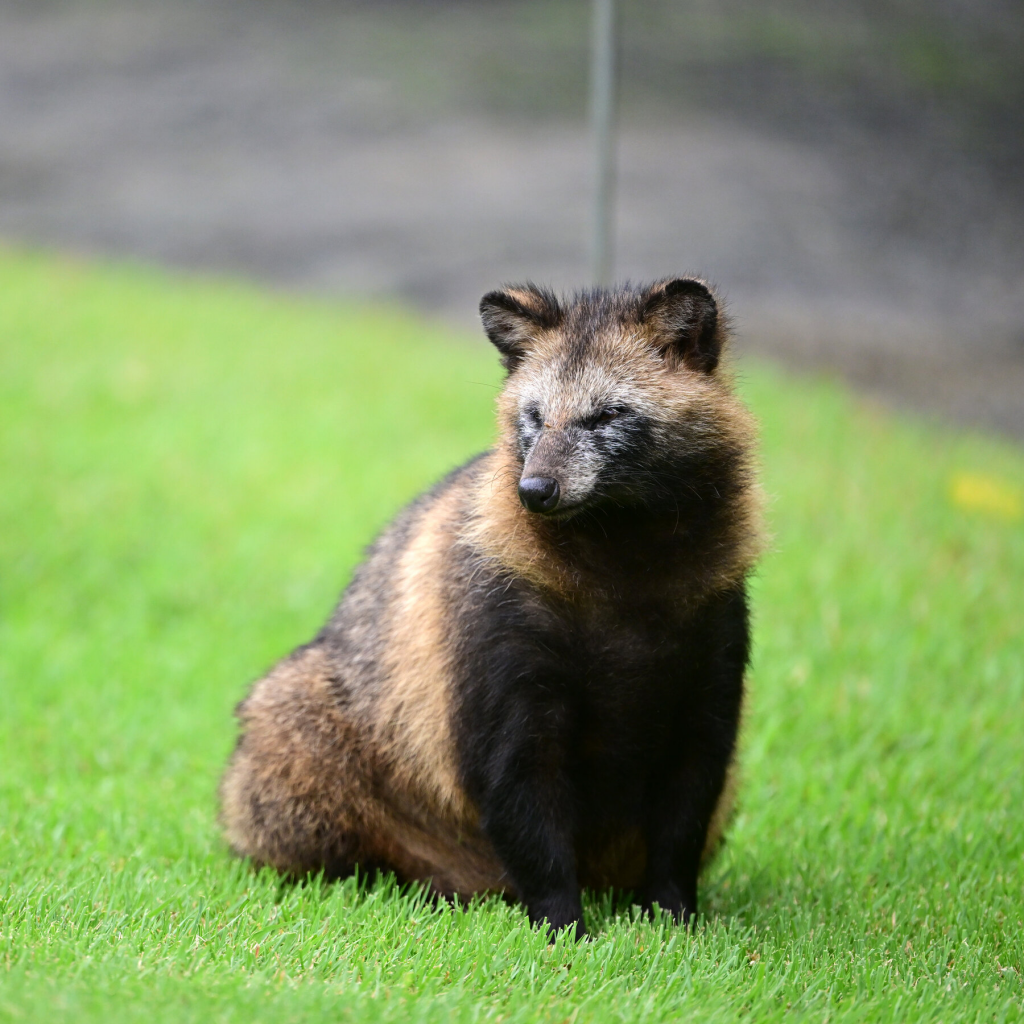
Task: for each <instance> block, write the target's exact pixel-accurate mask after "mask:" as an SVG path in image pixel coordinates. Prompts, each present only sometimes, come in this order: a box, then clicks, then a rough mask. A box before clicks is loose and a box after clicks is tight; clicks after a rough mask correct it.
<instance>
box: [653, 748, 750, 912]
mask: <svg viewBox="0 0 1024 1024" xmlns="http://www.w3.org/2000/svg"><path fill="white" fill-rule="evenodd" d="M698 749H699V748H698ZM691 753H692V754H696V753H697V751H692V752H691ZM730 754H731V744H730V748H729V750H724V749H720V750H715V751H712V750H701V751H700V754H699V755H698V756H691V757H688V758H687V760H686V761H685V762H684V763H683V764H681V765H678V766H677V767H676V769H675V770H674V771H673V772H672V773H671V774H670V775H669V776H668V777H667V778H665V779H663V780H662V781H661V785H660V786H659V787H658V791H657V792H656V793H655V794H652V798H651V799H650V801H649V808H648V823H647V870H646V872H645V880H644V887H643V892H642V895H641V902H642V905H643V908H644V910H646V911H647V912H648V913H650V911H651V910H652V908H653V906H654V904H657V905H658V906H659V907H661V909H662V910H663V911H666V912H668V913H671V914H672V916H673V917H674V918H675V919H676V920H677V921H682V922H683V923H685V924H691V923H692V921H693V919H694V918H695V917H696V914H697V875H698V873H699V872H700V863H701V856H702V854H703V852H704V844H705V841H706V839H707V834H708V825H709V823H710V821H711V817H712V815H713V814H714V811H715V807H716V805H717V803H718V800H719V797H720V795H721V793H722V788H723V785H724V782H725V775H726V771H727V769H728V765H729V755H730Z"/></svg>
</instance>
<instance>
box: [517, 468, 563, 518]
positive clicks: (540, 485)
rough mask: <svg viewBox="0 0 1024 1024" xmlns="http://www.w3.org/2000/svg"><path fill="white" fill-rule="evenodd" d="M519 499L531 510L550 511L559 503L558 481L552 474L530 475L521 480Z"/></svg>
mask: <svg viewBox="0 0 1024 1024" xmlns="http://www.w3.org/2000/svg"><path fill="white" fill-rule="evenodd" d="M519 500H520V501H521V502H522V503H523V507H524V508H525V509H526V510H527V511H529V512H550V511H551V510H552V509H553V508H554V507H555V506H556V505H557V504H558V481H557V480H555V479H553V478H552V477H550V476H528V477H526V478H525V479H524V480H520V481H519Z"/></svg>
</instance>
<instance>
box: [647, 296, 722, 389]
mask: <svg viewBox="0 0 1024 1024" xmlns="http://www.w3.org/2000/svg"><path fill="white" fill-rule="evenodd" d="M640 319H641V321H643V322H646V323H648V324H650V325H651V326H652V327H653V328H654V331H655V337H656V340H657V342H658V344H659V346H660V347H661V352H662V355H663V356H664V357H665V358H666V359H667V360H672V361H673V362H675V363H677V364H678V363H682V364H683V365H685V366H687V367H688V368H689V369H691V370H696V371H698V372H699V373H714V371H715V367H717V366H718V358H719V356H720V355H721V354H722V343H723V342H724V340H725V329H724V325H723V323H722V318H721V317H720V316H719V313H718V303H717V302H716V301H715V297H714V295H712V294H711V289H710V288H708V286H707V285H706V284H704V282H703V281H697V280H694V279H693V278H687V277H678V278H675V279H674V280H671V281H660V282H659V283H658V284H656V285H653V286H652V287H651V289H650V290H649V291H648V293H647V295H646V296H645V298H644V302H643V305H642V307H641V312H640Z"/></svg>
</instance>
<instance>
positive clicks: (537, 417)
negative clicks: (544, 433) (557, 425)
mask: <svg viewBox="0 0 1024 1024" xmlns="http://www.w3.org/2000/svg"><path fill="white" fill-rule="evenodd" d="M524 412H525V415H526V422H527V423H529V424H530V426H531V427H537V428H540V427H542V426H543V425H544V417H543V416H541V414H540V409H538V408H537V406H535V405H531V406H530V407H529V408H528V409H526V410H524Z"/></svg>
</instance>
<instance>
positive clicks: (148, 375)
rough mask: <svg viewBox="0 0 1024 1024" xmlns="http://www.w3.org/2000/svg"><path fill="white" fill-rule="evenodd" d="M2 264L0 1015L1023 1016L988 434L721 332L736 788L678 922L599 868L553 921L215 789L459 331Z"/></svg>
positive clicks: (100, 271) (1023, 879)
mask: <svg viewBox="0 0 1024 1024" xmlns="http://www.w3.org/2000/svg"><path fill="white" fill-rule="evenodd" d="M0 295H2V301H0V418H2V419H0V1020H4V1021H7V1020H11V1021H22V1020H40V1021H43V1020H46V1021H76V1022H77V1021H86V1022H88V1021H97V1022H100V1021H102V1022H104V1024H107V1022H109V1021H111V1020H127V1021H144V1022H146V1024H157V1022H162V1021H180V1020H196V1021H238V1022H253V1021H279V1020H280V1021H314V1020H317V1021H319V1020H324V1019H338V1020H355V1021H376V1020H386V1021H392V1020H394V1021H404V1020H423V1021H438V1022H446V1024H447V1022H461V1021H484V1020H491V1019H499V1018H500V1019H501V1020H504V1021H533V1020H543V1021H552V1022H555V1021H567V1020H568V1021H581V1022H582V1021H604V1020H622V1021H664V1020H674V1019H690V1018H694V1019H698V1020H732V1019H736V1018H748V1019H750V1020H754V1021H766V1020H768V1021H770V1020H777V1019H780V1018H783V1017H792V1018H794V1019H799V1018H804V1017H806V1018H808V1019H813V1020H821V1021H824V1020H826V1019H843V1020H863V1021H906V1020H935V1021H944V1022H948V1021H954V1020H956V1021H975V1020H977V1021H1020V1020H1024V986H1022V980H1021V972H1022V969H1024V955H1022V953H1024V937H1022V936H1024V925H1022V918H1024V813H1022V809H1024V639H1022V637H1024V522H1022V521H1021V517H1020V495H1021V493H1022V492H1024V454H1022V452H1021V451H1020V450H1019V449H1015V448H1013V447H1012V446H1010V445H1007V444H999V443H997V442H995V441H992V440H987V439H984V438H971V437H963V436H958V435H956V434H954V433H952V432H950V431H948V430H945V429H941V428H938V427H934V426H928V425H923V424H920V423H914V422H909V421H904V420H901V419H898V418H894V417H892V416H891V415H889V414H886V413H883V412H881V411H879V410H877V409H873V408H871V407H868V406H865V405H863V404H859V403H858V402H856V401H855V400H853V399H851V398H850V397H849V396H848V395H847V394H846V393H845V392H844V391H843V390H842V389H841V388H839V387H838V386H835V385H832V384H829V383H827V382H820V381H817V382H816V381H808V380H803V381H798V380H793V379H792V378H789V377H786V376H783V375H781V374H780V373H778V372H777V371H775V370H773V369H771V368H770V367H766V366H761V365H756V364H750V365H745V366H744V367H743V368H742V370H743V374H742V376H743V388H744V391H745V393H746V395H747V397H748V398H749V401H750V402H751V404H752V406H753V407H754V409H755V411H756V413H757V415H758V416H759V417H760V419H761V421H762V424H763V432H764V466H765V478H766V482H767V488H768V491H769V493H770V494H771V496H772V504H771V520H772V525H773V529H774V533H775V547H774V551H773V552H772V554H771V555H770V556H769V557H768V558H766V559H765V561H764V564H763V569H762V571H761V573H760V575H759V577H758V579H757V581H756V583H755V587H754V590H755V595H754V600H755V608H756V625H755V630H756V651H755V661H754V667H753V672H752V677H751V687H750V690H751V700H750V711H749V715H748V718H747V724H746V732H745V742H744V749H745V753H744V764H745V776H746V781H745V785H744V788H743V791H742V809H741V813H740V815H739V817H738V819H737V821H736V823H735V827H734V829H733V830H732V833H731V836H730V842H729V844H728V845H727V847H726V849H725V850H724V852H723V854H722V855H721V856H720V858H719V859H718V860H717V861H716V862H715V864H714V865H713V866H712V868H711V869H710V871H709V872H708V873H707V876H706V878H705V880H704V884H703V889H702V898H703V907H704V911H705V916H704V918H703V921H702V923H701V925H700V928H699V929H698V931H697V933H696V934H695V935H692V936H690V935H687V934H685V933H683V932H680V931H679V930H678V929H676V928H675V927H673V926H672V925H670V924H667V923H666V922H664V921H659V922H657V923H654V924H651V923H645V922H642V921H638V920H636V918H635V916H634V914H633V913H632V911H631V910H630V909H629V907H628V906H627V905H625V904H624V903H619V904H616V903H614V902H613V901H611V900H610V899H609V898H607V897H605V896H597V897H593V898H591V899H590V900H589V902H588V903H587V918H588V925H589V927H590V928H591V929H592V930H593V931H594V933H595V938H594V940H593V941H592V942H588V943H585V944H582V945H580V946H579V947H574V946H572V945H570V944H567V943H565V942H563V941H561V940H560V941H559V942H558V943H556V944H555V945H554V946H552V947H549V946H548V945H547V943H546V941H545V939H544V938H543V937H542V936H541V935H540V934H538V933H536V932H531V931H530V929H529V928H528V926H527V923H526V921H525V919H524V916H523V914H522V912H521V911H520V910H519V909H517V908H515V907H510V906H506V905H505V904H503V903H501V902H499V901H493V900H491V901H485V902H482V903H479V904H477V905H473V906H471V907H470V908H469V909H468V910H464V911H463V910H452V909H450V908H436V907H433V906H430V905H428V904H425V903H424V902H423V901H422V900H421V898H420V897H419V896H418V895H417V893H416V892H415V891H399V890H398V889H396V888H395V886H394V885H393V884H392V883H391V882H390V881H388V880H383V881H371V882H370V883H369V884H366V883H361V884H357V883H356V882H355V881H350V882H348V883H344V884H339V885H335V886H331V887H326V888H325V887H322V886H321V885H319V884H311V885H308V886H306V887H288V886H282V885H281V884H280V883H279V882H278V881H277V880H276V879H275V878H274V877H272V876H270V875H269V874H266V873H264V874H259V875H255V874H253V873H251V872H250V871H249V870H247V869H246V867H245V866H244V865H242V864H239V863H237V862H235V861H233V860H232V859H231V858H230V857H229V856H228V854H227V851H226V850H225V848H224V845H223V843H222V841H221V839H220V837H219V835H218V830H217V826H216V823H215V814H216V804H215V796H214V794H215V788H216V784H217V779H218V775H219V772H220V769H221V766H222V764H223V762H224V759H225V757H226V755H227V753H228V751H229V749H230V746H231V744H232V741H233V737H234V723H233V721H232V719H231V708H232V705H233V704H234V703H235V701H237V700H238V699H239V698H240V697H241V695H242V694H243V693H244V691H245V688H246V685H247V683H248V682H249V681H250V680H252V679H253V678H254V677H256V676H257V675H258V674H259V673H261V672H262V671H263V670H264V669H265V668H266V667H267V666H268V665H269V664H270V663H271V662H272V661H273V660H274V659H275V658H277V657H278V656H280V655H282V654H284V653H285V652H286V651H288V650H289V649H290V648H291V647H292V646H293V645H295V644H297V643H299V642H301V641H304V640H305V639H307V638H308V637H309V636H310V635H311V634H312V633H313V631H314V630H315V629H316V628H317V627H318V626H319V624H320V623H321V621H322V620H323V618H324V617H325V616H326V614H327V612H328V610H329V609H330V607H331V605H332V603H333V601H334V600H335V598H336V595H337V593H338V591H339V589H340V587H341V585H342V584H343V583H344V581H345V579H346V577H347V575H348V573H349V572H350V571H351V568H352V567H353V565H354V564H355V563H356V561H357V559H358V557H359V553H360V550H361V548H362V547H363V545H364V544H366V543H367V541H368V540H369V539H370V538H371V536H372V535H373V533H374V531H375V530H376V529H377V528H379V527H380V526H381V525H382V524H383V523H384V522H385V521H386V520H387V519H388V517H389V516H390V515H391V514H392V513H393V512H394V510H395V509H397V508H398V507H399V506H400V504H401V503H402V502H404V501H405V500H406V499H407V498H409V497H410V496H412V495H413V494H414V493H415V492H416V491H417V490H418V489H419V488H421V487H423V486H424V485H426V484H427V483H429V482H430V481H432V480H433V479H435V478H436V477H437V476H438V475H440V474H441V473H443V472H444V471H445V470H446V469H447V468H449V467H450V466H452V465H453V464H455V463H456V462H458V461H460V460H461V459H463V458H464V457H465V456H467V455H469V454H470V453H471V452H473V451H474V450H476V449H479V448H480V447H482V446H484V445H486V444H487V442H488V439H489V437H490V435H491V429H492V427H491V412H490V407H491V402H492V398H493V394H494V392H493V389H492V386H493V385H494V384H495V383H496V382H497V380H498V372H497V367H496V361H495V359H494V356H493V354H492V352H491V351H490V350H489V347H488V346H487V345H486V343H485V342H483V341H482V340H481V341H479V342H475V341H471V340H470V339H460V338H451V337H449V336H447V335H446V334H444V333H443V332H442V331H441V330H440V329H438V328H437V327H432V326H430V325H428V324H424V323H422V322H420V321H418V320H416V319H413V318H412V317H410V316H406V315H404V314H401V313H396V312H393V311H389V310H382V309H365V308H356V307H352V308H347V307H341V306H333V305H328V304H324V303H320V304H318V303H315V302H312V301H306V300H298V299H293V298H286V297H280V296H270V295H267V294H263V293H260V292H258V291H255V290H253V289H251V288H248V287H244V286H241V285H237V284H231V283H202V282H195V281H187V280H186V281H183V280H180V279H175V278H171V277H168V276H163V275H160V274H157V273H155V272H144V271H140V270H133V269H125V268H109V267H94V266H89V265H83V264H77V263H74V262H70V261H62V260H57V259H54V258H52V257H43V256H33V255H25V254H17V253H6V254H2V253H0ZM964 474H967V477H964V476H963V475H964ZM964 479H966V480H967V483H966V484H964V482H963V481H964ZM979 479H980V480H981V481H982V482H981V484H978V482H977V481H978V480H979ZM958 480H959V482H958ZM972 481H973V483H972ZM972 488H973V490H972ZM993 494H994V495H995V498H993V497H992V496H993ZM972 495H974V497H972Z"/></svg>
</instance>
